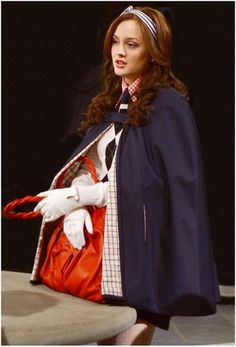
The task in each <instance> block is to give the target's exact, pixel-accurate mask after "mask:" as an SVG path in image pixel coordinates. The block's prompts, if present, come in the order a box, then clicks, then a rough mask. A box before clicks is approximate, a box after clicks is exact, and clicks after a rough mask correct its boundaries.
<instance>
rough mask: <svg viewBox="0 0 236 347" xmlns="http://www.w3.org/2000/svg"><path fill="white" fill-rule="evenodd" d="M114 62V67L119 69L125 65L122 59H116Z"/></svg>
mask: <svg viewBox="0 0 236 347" xmlns="http://www.w3.org/2000/svg"><path fill="white" fill-rule="evenodd" d="M115 64H116V67H118V68H119V69H122V68H124V67H125V66H126V64H127V63H125V62H124V61H122V60H116V61H115Z"/></svg>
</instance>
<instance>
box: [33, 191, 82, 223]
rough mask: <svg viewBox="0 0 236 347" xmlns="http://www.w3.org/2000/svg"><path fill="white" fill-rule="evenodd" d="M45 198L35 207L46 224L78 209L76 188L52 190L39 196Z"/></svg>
mask: <svg viewBox="0 0 236 347" xmlns="http://www.w3.org/2000/svg"><path fill="white" fill-rule="evenodd" d="M38 196H41V197H45V198H44V199H43V200H41V201H40V202H39V203H38V204H37V206H36V207H35V209H34V211H35V212H40V213H41V214H42V215H43V217H44V221H45V222H52V221H54V220H56V219H58V218H59V217H61V216H64V215H65V214H68V213H69V212H70V211H71V210H73V209H74V208H76V207H78V201H77V199H78V197H77V192H76V189H75V187H71V188H62V189H52V190H48V191H46V192H42V193H40V194H38Z"/></svg>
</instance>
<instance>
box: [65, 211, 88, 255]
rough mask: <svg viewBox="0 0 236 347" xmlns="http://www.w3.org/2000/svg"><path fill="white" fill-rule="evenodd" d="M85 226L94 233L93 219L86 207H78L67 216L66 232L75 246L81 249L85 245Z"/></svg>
mask: <svg viewBox="0 0 236 347" xmlns="http://www.w3.org/2000/svg"><path fill="white" fill-rule="evenodd" d="M84 227H86V229H87V231H88V232H89V233H90V234H92V233H93V225H92V220H91V217H90V214H89V212H88V211H87V209H86V208H78V209H76V210H74V211H72V212H70V213H69V214H68V215H66V216H65V219H64V233H65V234H66V237H67V239H68V240H69V241H70V243H71V244H72V246H73V247H74V248H77V249H81V248H82V247H83V246H84V245H85V238H84Z"/></svg>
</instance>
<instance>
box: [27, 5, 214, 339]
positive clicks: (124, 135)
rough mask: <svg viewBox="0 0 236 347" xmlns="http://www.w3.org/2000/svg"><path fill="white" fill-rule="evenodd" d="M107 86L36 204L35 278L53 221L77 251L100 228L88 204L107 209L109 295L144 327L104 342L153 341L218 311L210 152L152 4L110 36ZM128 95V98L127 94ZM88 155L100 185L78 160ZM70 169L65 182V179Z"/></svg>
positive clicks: (116, 24) (105, 288) (105, 280)
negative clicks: (177, 320)
mask: <svg viewBox="0 0 236 347" xmlns="http://www.w3.org/2000/svg"><path fill="white" fill-rule="evenodd" d="M105 57H106V62H105V68H104V87H103V90H102V92H101V93H100V94H99V95H98V96H96V97H95V98H94V99H93V100H92V101H91V104H90V105H89V107H88V109H87V112H86V119H85V121H84V122H83V124H82V129H83V130H87V133H86V136H85V137H84V140H83V141H82V143H81V144H80V145H79V147H78V148H77V149H76V151H75V152H74V153H73V155H72V156H71V158H70V159H69V161H68V163H67V164H66V165H65V167H63V168H62V170H61V171H60V172H59V173H58V174H57V176H56V177H55V179H54V181H53V183H52V186H51V189H50V190H49V191H47V192H44V193H41V194H40V195H41V196H45V199H43V200H42V201H41V202H40V203H39V204H38V205H37V206H36V208H35V210H36V211H40V212H41V213H42V214H43V216H44V219H43V225H42V230H41V236H40V243H39V247H38V251H37V255H36V261H35V264H34V269H33V274H32V281H33V282H34V281H36V280H38V279H39V264H40V262H42V260H41V257H42V254H43V251H42V247H41V246H42V244H45V242H44V241H42V240H44V235H45V234H46V231H45V230H46V229H47V225H48V224H50V223H48V222H51V221H55V220H57V219H58V218H59V217H61V216H65V219H64V232H65V234H66V236H67V238H68V240H69V241H70V242H71V244H72V245H73V246H74V247H75V248H81V247H83V245H84V236H83V229H84V225H85V226H86V228H87V230H88V231H89V232H91V233H92V223H91V219H90V215H89V212H88V210H87V209H86V205H96V206H106V222H105V230H104V250H103V263H102V283H101V284H102V294H103V299H104V300H105V301H106V302H108V303H117V304H126V305H130V306H132V307H135V308H136V309H137V314H138V319H137V322H136V324H135V325H134V326H133V327H132V328H131V329H129V330H128V331H127V332H125V333H123V334H121V335H120V336H117V337H114V338H113V339H112V340H109V341H103V342H101V344H106V343H108V344H109V343H110V344H111V343H113V344H126V345H131V344H150V343H151V338H152V335H153V332H154V327H155V326H157V327H160V328H162V329H166V330H167V329H168V328H169V321H170V317H171V316H174V315H184V316H199V315H209V314H213V313H215V312H216V303H217V302H219V301H220V296H219V289H218V282H217V274H216V267H215V263H214V258H213V250H212V245H211V241H210V235H209V223H208V216H207V207H206V196H205V195H206V193H205V185H204V177H203V176H204V172H203V166H202V160H201V151H200V144H199V138H198V133H197V128H196V124H195V120H194V116H193V114H192V111H191V109H190V107H189V104H188V101H187V98H188V93H187V88H186V86H185V85H184V84H183V83H182V82H181V81H179V80H178V79H177V78H176V77H175V76H174V74H173V73H172V71H171V30H170V27H169V25H168V23H167V21H166V20H165V18H164V16H163V15H162V14H161V13H160V12H159V11H157V10H154V9H151V8H148V7H143V8H140V7H137V8H133V7H132V6H130V7H128V8H127V9H126V10H125V11H124V12H123V13H122V14H121V15H120V16H119V17H117V18H116V19H115V20H114V21H113V22H112V24H111V26H110V28H109V30H108V32H107V35H106V38H105ZM127 98H128V99H129V100H128V99H127ZM85 153H86V154H87V155H88V156H89V157H90V158H91V159H92V160H93V162H94V164H95V166H96V171H97V174H98V176H99V179H100V181H101V182H100V183H97V184H94V183H93V181H92V180H91V178H90V175H89V174H88V172H87V169H86V167H85V166H81V167H80V169H79V170H78V164H76V159H77V158H78V157H79V156H81V155H82V154H85ZM62 174H63V175H65V176H66V179H65V180H64V187H65V188H61V189H54V188H57V181H58V178H59V177H60V176H61V175H62Z"/></svg>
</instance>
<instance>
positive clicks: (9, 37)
mask: <svg viewBox="0 0 236 347" xmlns="http://www.w3.org/2000/svg"><path fill="white" fill-rule="evenodd" d="M1 4H2V100H3V104H2V170H3V171H2V192H3V194H2V202H3V205H4V204H6V203H7V202H8V201H10V200H12V199H15V198H16V197H22V196H25V195H29V194H36V193H38V192H40V191H42V190H46V189H47V188H48V186H49V184H50V181H51V179H52V178H53V176H54V174H55V173H56V171H57V170H58V168H59V167H60V166H61V165H62V164H63V162H64V161H65V160H66V158H67V156H69V154H70V153H71V152H72V150H73V148H74V147H75V146H76V145H77V144H78V142H79V141H80V138H79V137H77V136H76V135H75V134H74V133H75V129H76V126H77V125H78V123H79V119H80V118H81V112H82V111H83V110H84V109H85V107H86V105H87V104H88V102H89V100H90V98H91V97H92V96H93V95H94V94H95V93H96V91H97V90H98V86H99V84H98V82H97V72H98V68H99V65H100V63H101V57H102V42H103V37H104V32H105V30H106V28H107V26H108V24H109V23H110V22H111V20H113V19H114V18H115V17H116V16H117V15H119V14H120V12H121V11H123V10H124V9H125V8H126V7H127V6H129V5H130V4H132V5H133V6H135V5H140V6H151V7H154V8H157V9H160V10H161V11H162V12H163V13H164V14H165V15H166V17H167V18H168V20H169V21H170V23H171V26H172V30H173V71H174V73H175V75H176V76H177V77H179V78H180V79H182V80H183V81H184V82H185V83H186V84H187V85H188V87H189V89H190V92H191V96H192V98H191V106H192V108H193V111H194V114H195V117H196V121H197V125H198V129H199V134H200V138H201V144H202V154H203V160H204V165H205V176H206V185H207V199H208V207H209V217H210V225H211V235H212V241H213V248H214V253H215V259H216V264H217V269H218V275H219V280H220V284H224V285H229V284H230V285H232V284H234V2H161V1H158V2H130V3H127V2H4V1H3V2H2V3H1ZM2 223H3V224H2V268H3V269H5V270H17V271H26V272H30V271H31V268H32V264H33V259H34V253H35V249H36V245H37V238H38V233H39V225H40V220H30V221H17V220H6V219H4V218H3V221H2Z"/></svg>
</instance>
